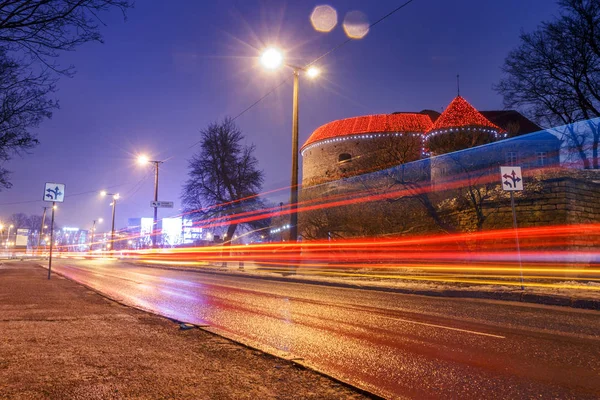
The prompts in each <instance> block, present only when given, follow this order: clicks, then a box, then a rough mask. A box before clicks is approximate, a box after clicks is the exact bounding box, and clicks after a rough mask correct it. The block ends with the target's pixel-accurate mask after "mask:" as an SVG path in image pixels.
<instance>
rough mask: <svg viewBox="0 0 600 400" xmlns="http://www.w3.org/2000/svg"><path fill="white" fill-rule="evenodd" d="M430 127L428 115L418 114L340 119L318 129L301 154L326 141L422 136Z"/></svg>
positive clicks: (377, 115) (305, 144)
mask: <svg viewBox="0 0 600 400" xmlns="http://www.w3.org/2000/svg"><path fill="white" fill-rule="evenodd" d="M432 125H433V123H432V122H431V118H429V116H428V115H425V114H418V113H399V114H376V115H365V116H361V117H354V118H346V119H341V120H337V121H332V122H329V123H327V124H325V125H322V126H320V127H318V128H317V129H316V130H315V131H314V132H313V134H312V135H311V136H310V137H309V138H308V140H307V141H306V143H304V146H302V152H304V151H305V150H307V148H308V147H309V146H310V145H313V144H316V143H317V142H323V141H327V140H329V141H335V139H344V140H345V139H346V138H349V139H356V138H357V137H361V138H370V137H374V135H376V134H394V133H399V132H404V133H415V132H416V133H418V134H422V133H423V132H427V131H428V130H429V129H430V128H431V126H432ZM327 143H329V142H327Z"/></svg>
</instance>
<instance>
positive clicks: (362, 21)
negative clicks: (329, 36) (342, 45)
mask: <svg viewBox="0 0 600 400" xmlns="http://www.w3.org/2000/svg"><path fill="white" fill-rule="evenodd" d="M343 27H344V32H346V35H348V37H349V38H350V39H362V38H364V37H365V36H366V35H367V33H369V19H368V18H367V16H366V14H365V13H363V12H361V11H350V12H349V13H348V14H346V17H345V18H344V23H343Z"/></svg>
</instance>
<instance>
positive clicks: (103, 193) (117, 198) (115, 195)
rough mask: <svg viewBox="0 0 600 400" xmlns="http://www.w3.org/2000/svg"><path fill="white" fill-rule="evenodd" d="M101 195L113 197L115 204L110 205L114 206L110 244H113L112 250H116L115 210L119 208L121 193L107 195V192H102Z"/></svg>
mask: <svg viewBox="0 0 600 400" xmlns="http://www.w3.org/2000/svg"><path fill="white" fill-rule="evenodd" d="M100 194H101V195H102V196H112V198H113V202H112V203H111V204H110V205H111V206H112V225H111V228H110V242H111V243H112V246H111V247H112V248H113V249H114V248H115V246H114V243H115V208H116V207H117V200H119V197H120V196H119V193H106V191H104V190H103V191H101V192H100Z"/></svg>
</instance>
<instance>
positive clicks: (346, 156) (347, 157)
mask: <svg viewBox="0 0 600 400" xmlns="http://www.w3.org/2000/svg"><path fill="white" fill-rule="evenodd" d="M349 161H352V156H351V155H350V154H348V153H342V154H340V155H339V156H338V163H340V164H343V163H347V162H349Z"/></svg>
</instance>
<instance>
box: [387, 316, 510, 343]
mask: <svg viewBox="0 0 600 400" xmlns="http://www.w3.org/2000/svg"><path fill="white" fill-rule="evenodd" d="M379 317H380V318H385V319H391V320H394V321H400V322H407V323H409V324H416V325H424V326H431V327H433V328H441V329H448V330H451V331H458V332H465V333H472V334H473V335H480V336H489V337H493V338H497V339H506V336H500V335H492V334H491V333H485V332H478V331H470V330H468V329H460V328H453V327H451V326H445V325H436V324H428V323H427V322H418V321H411V320H409V319H403V318H394V317H385V316H383V315H381V316H379Z"/></svg>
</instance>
